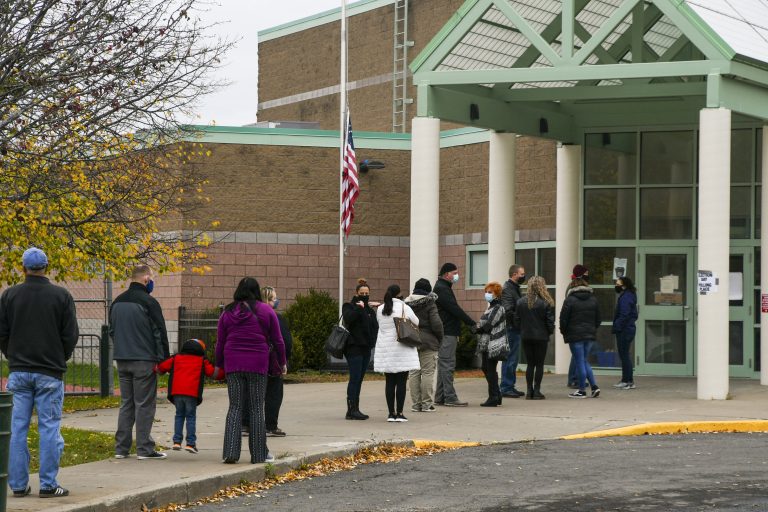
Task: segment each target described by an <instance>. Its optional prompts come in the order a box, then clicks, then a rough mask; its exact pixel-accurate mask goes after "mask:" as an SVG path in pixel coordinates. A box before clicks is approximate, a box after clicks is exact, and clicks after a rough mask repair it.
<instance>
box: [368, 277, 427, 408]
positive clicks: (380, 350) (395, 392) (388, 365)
mask: <svg viewBox="0 0 768 512" xmlns="http://www.w3.org/2000/svg"><path fill="white" fill-rule="evenodd" d="M399 295H400V287H399V286H398V285H396V284H392V285H389V287H388V288H387V293H385V294H384V304H382V305H381V306H379V308H378V309H377V310H376V320H377V321H378V323H379V334H378V336H377V337H376V350H375V351H374V353H373V371H375V372H381V373H383V374H384V377H385V379H386V386H385V388H384V397H385V398H386V400H387V408H388V409H389V416H388V417H387V421H397V422H404V421H408V418H406V417H405V416H403V406H404V405H405V386H406V383H407V381H408V372H410V371H411V370H416V369H417V368H418V367H419V354H418V351H417V350H416V347H409V346H408V345H405V344H403V343H400V342H399V341H398V340H397V329H396V328H395V320H394V319H395V317H402V316H404V317H406V318H408V319H409V320H410V321H411V322H413V324H414V325H416V326H418V325H419V317H417V316H416V314H415V313H414V312H413V310H412V309H411V308H410V307H409V306H408V305H407V304H405V303H404V302H403V301H402V299H400V298H399Z"/></svg>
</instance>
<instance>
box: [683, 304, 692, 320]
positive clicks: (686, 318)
mask: <svg viewBox="0 0 768 512" xmlns="http://www.w3.org/2000/svg"><path fill="white" fill-rule="evenodd" d="M689 309H691V306H683V321H684V322H687V321H688V317H687V316H686V314H687V310H689Z"/></svg>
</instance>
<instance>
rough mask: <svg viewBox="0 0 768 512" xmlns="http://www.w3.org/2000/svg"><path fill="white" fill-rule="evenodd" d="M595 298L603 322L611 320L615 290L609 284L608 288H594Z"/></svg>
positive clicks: (614, 302)
mask: <svg viewBox="0 0 768 512" xmlns="http://www.w3.org/2000/svg"><path fill="white" fill-rule="evenodd" d="M594 292H595V298H596V299H597V304H598V306H599V307H600V317H601V318H602V319H603V322H612V321H613V313H614V311H615V310H616V298H617V297H618V295H616V291H615V289H614V288H613V286H611V287H610V288H594Z"/></svg>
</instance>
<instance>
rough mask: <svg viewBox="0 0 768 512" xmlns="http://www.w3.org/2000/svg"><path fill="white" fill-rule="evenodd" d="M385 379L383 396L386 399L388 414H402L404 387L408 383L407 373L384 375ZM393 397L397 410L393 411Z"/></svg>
mask: <svg viewBox="0 0 768 512" xmlns="http://www.w3.org/2000/svg"><path fill="white" fill-rule="evenodd" d="M384 377H385V378H386V379H387V383H386V386H385V387H384V396H385V397H386V399H387V407H388V408H389V414H395V413H398V414H400V413H402V412H403V404H405V385H406V383H407V382H408V372H398V373H385V374H384ZM395 397H397V409H395Z"/></svg>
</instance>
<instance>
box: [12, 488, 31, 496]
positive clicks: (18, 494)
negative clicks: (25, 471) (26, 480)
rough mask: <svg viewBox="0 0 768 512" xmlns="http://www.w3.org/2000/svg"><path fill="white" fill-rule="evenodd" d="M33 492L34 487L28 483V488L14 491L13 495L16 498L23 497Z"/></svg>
mask: <svg viewBox="0 0 768 512" xmlns="http://www.w3.org/2000/svg"><path fill="white" fill-rule="evenodd" d="M31 492H32V487H31V486H29V485H28V486H27V488H26V489H24V490H21V491H13V497H14V498H23V497H24V496H29V493H31Z"/></svg>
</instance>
